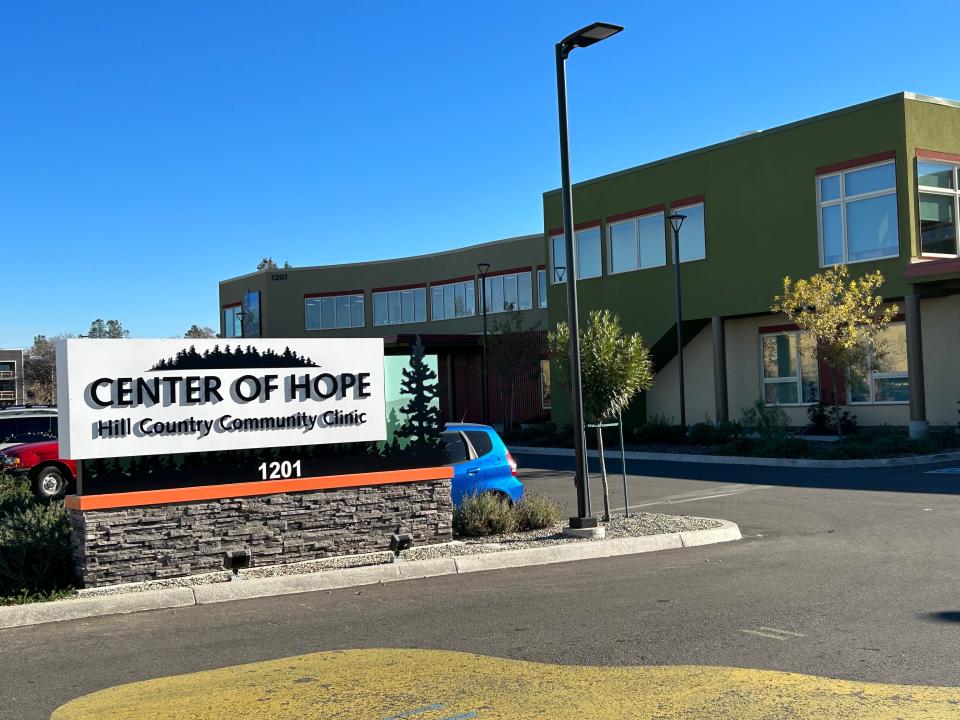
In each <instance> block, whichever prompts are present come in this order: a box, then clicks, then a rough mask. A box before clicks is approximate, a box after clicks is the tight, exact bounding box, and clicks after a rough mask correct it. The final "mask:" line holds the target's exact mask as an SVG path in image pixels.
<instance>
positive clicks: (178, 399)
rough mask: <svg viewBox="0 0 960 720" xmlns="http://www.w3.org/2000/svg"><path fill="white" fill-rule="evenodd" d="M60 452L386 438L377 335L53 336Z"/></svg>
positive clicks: (150, 451)
mask: <svg viewBox="0 0 960 720" xmlns="http://www.w3.org/2000/svg"><path fill="white" fill-rule="evenodd" d="M57 390H58V392H57V396H58V400H59V411H60V433H59V435H60V438H59V440H60V456H61V457H65V458H71V459H75V460H76V459H81V458H83V459H86V458H103V457H124V456H130V455H164V454H171V453H190V452H208V451H214V450H239V449H243V448H262V447H284V446H291V445H320V444H326V443H344V442H363V441H371V440H384V439H385V438H386V419H385V416H384V407H385V402H384V391H383V340H382V339H381V338H351V339H330V338H325V339H285V340H278V339H273V340H253V339H245V338H244V339H241V338H237V339H236V340H233V339H231V338H228V339H217V340H93V339H84V338H78V339H69V340H61V341H60V342H59V343H58V345H57Z"/></svg>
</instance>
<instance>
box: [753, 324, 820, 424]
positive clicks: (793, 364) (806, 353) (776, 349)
mask: <svg viewBox="0 0 960 720" xmlns="http://www.w3.org/2000/svg"><path fill="white" fill-rule="evenodd" d="M760 368H761V370H760V371H761V380H762V383H763V400H764V402H765V403H766V404H767V405H802V404H807V403H814V402H816V401H817V400H818V399H819V397H820V380H819V374H818V372H817V355H816V351H815V347H814V346H813V341H812V339H811V338H810V337H809V336H808V335H807V334H806V333H800V332H799V331H796V330H794V331H789V332H777V333H767V334H763V335H761V336H760Z"/></svg>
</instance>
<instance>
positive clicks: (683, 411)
mask: <svg viewBox="0 0 960 720" xmlns="http://www.w3.org/2000/svg"><path fill="white" fill-rule="evenodd" d="M686 219H687V216H686V215H681V214H680V213H673V214H672V215H670V216H669V217H667V220H669V221H670V227H672V228H673V278H674V283H673V284H674V290H675V292H676V298H677V367H679V368H680V429H681V430H682V431H683V432H686V431H687V404H686V401H685V399H684V396H683V312H682V310H681V307H680V228H681V226H682V225H683V221H684V220H686Z"/></svg>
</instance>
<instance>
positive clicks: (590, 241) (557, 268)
mask: <svg viewBox="0 0 960 720" xmlns="http://www.w3.org/2000/svg"><path fill="white" fill-rule="evenodd" d="M573 245H574V252H576V254H577V280H585V279H587V278H593V277H599V276H600V275H601V274H602V267H603V261H602V260H601V259H600V228H599V227H594V228H588V229H586V230H579V231H577V232H576V233H574V236H573ZM566 258H567V254H566V251H565V249H564V241H563V235H554V236H553V237H551V238H550V261H551V264H552V267H553V278H552V280H551V282H553V283H562V282H566V280H567V260H566Z"/></svg>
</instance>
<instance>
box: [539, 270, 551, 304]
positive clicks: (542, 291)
mask: <svg viewBox="0 0 960 720" xmlns="http://www.w3.org/2000/svg"><path fill="white" fill-rule="evenodd" d="M541 277H542V278H543V284H542V285H541V284H540V278H541ZM548 285H549V283H547V269H546V268H545V267H538V268H537V307H536V309H537V310H546V309H547V287H548Z"/></svg>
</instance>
